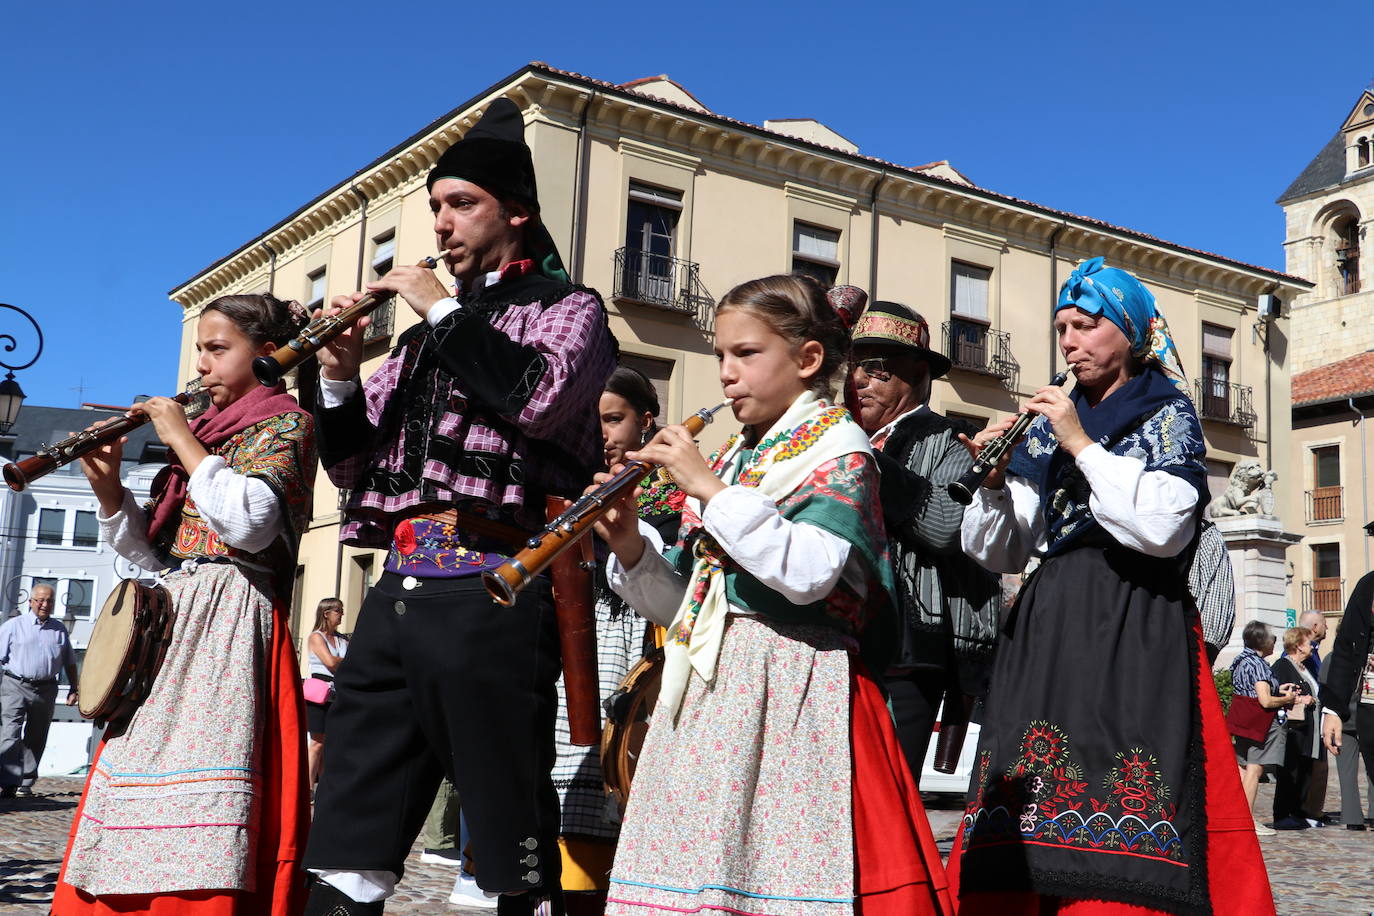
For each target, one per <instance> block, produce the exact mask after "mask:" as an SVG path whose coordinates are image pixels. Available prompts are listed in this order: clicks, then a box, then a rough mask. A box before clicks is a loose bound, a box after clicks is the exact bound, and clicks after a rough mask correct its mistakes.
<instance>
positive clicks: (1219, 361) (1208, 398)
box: [1198, 323, 1235, 418]
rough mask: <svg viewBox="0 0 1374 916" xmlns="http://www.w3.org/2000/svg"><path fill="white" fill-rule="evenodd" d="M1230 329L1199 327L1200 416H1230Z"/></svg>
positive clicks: (1231, 333) (1213, 326) (1215, 326)
mask: <svg viewBox="0 0 1374 916" xmlns="http://www.w3.org/2000/svg"><path fill="white" fill-rule="evenodd" d="M1234 334H1235V332H1234V331H1232V330H1231V329H1230V328H1224V327H1221V326H1220V325H1215V324H1205V323H1204V324H1203V325H1202V403H1201V404H1199V405H1198V406H1199V407H1201V408H1202V415H1203V416H1204V417H1222V418H1226V417H1230V416H1231V338H1232V336H1233V335H1234Z"/></svg>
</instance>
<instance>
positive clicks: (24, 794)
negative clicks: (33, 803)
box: [14, 786, 33, 798]
mask: <svg viewBox="0 0 1374 916" xmlns="http://www.w3.org/2000/svg"><path fill="white" fill-rule="evenodd" d="M14 796H15V798H33V787H32V786H18V787H16V788H15V790H14Z"/></svg>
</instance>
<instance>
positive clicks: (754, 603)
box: [599, 276, 952, 916]
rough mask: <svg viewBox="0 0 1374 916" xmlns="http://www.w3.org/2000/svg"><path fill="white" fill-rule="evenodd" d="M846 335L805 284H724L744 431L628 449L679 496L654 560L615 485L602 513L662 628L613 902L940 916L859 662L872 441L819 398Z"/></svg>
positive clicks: (873, 629) (872, 579)
mask: <svg viewBox="0 0 1374 916" xmlns="http://www.w3.org/2000/svg"><path fill="white" fill-rule="evenodd" d="M846 348H847V331H846V328H845V326H844V325H843V323H842V322H841V320H840V318H839V317H838V315H837V314H836V312H835V310H834V309H833V308H832V307H831V306H830V304H829V303H828V302H827V300H826V297H825V295H824V294H823V293H822V292H821V290H820V288H819V287H818V286H816V285H815V284H814V283H812V282H810V281H808V280H806V279H805V278H798V277H785V276H778V277H767V278H764V279H761V280H754V281H751V282H749V283H745V284H742V285H741V286H738V287H736V288H735V289H733V290H731V291H730V293H729V294H728V295H727V296H726V297H725V298H724V299H723V300H722V301H721V303H720V305H719V307H718V308H717V313H716V356H717V359H718V360H719V362H720V380H721V386H722V388H723V389H724V393H725V396H726V397H727V398H731V399H732V401H733V404H732V407H733V410H734V413H735V417H736V418H737V419H738V420H739V421H740V422H741V423H743V424H744V430H743V432H742V433H741V434H739V435H736V436H734V437H732V438H731V439H730V440H729V441H728V442H727V443H726V444H725V445H724V446H723V447H722V448H721V449H720V450H718V451H717V452H716V453H715V454H713V455H712V456H711V457H710V458H709V459H706V458H703V457H702V455H701V453H700V452H699V451H698V450H697V447H696V445H695V443H694V442H693V441H692V438H691V436H690V434H688V432H687V430H686V429H685V427H682V426H669V427H667V428H665V429H664V430H662V431H661V432H660V433H659V434H658V435H657V436H656V437H655V438H654V439H653V441H652V442H650V443H649V444H648V445H647V446H645V447H644V448H642V449H639V450H638V451H636V452H632V453H630V456H629V457H631V458H636V457H638V458H641V459H645V460H648V461H650V462H653V463H656V464H659V465H662V466H663V467H664V468H665V469H666V470H667V472H668V473H669V474H671V475H672V478H673V479H674V480H675V481H676V482H677V484H678V486H679V487H681V489H682V490H683V492H685V493H686V494H687V499H686V503H685V506H684V509H683V519H682V529H681V536H680V538H679V541H678V543H677V545H676V546H675V547H673V548H672V549H671V550H669V551H668V552H667V553H666V554H662V553H660V550H659V547H660V544H659V540H658V537H657V535H656V533H655V532H654V530H653V529H652V528H651V527H650V526H649V525H647V524H643V523H641V522H639V521H638V519H637V518H636V514H635V511H634V506H633V504H632V503H631V502H630V501H629V500H628V499H627V500H624V501H621V503H620V504H619V505H618V506H617V507H616V508H615V509H614V510H613V511H612V512H610V513H608V514H607V516H606V517H605V519H604V521H603V523H602V524H601V525H600V526H599V532H600V533H601V535H602V536H603V537H604V538H605V539H606V540H607V542H608V543H609V544H610V546H611V549H612V551H613V552H614V553H615V558H614V559H613V560H612V561H611V562H610V564H609V569H608V577H609V580H610V583H611V586H612V588H614V589H615V590H616V591H617V592H619V594H620V595H622V596H623V597H624V598H625V600H626V601H628V602H629V604H630V605H631V606H632V607H634V608H635V609H636V610H638V611H639V612H640V613H642V614H644V615H645V616H647V617H649V618H650V619H651V620H654V621H655V622H657V623H659V624H661V625H664V626H667V627H668V628H669V629H668V635H667V644H666V652H667V659H666V663H665V669H664V676H663V686H662V692H661V693H660V695H659V699H658V705H657V707H656V708H655V711H654V716H653V722H652V724H651V726H650V730H649V733H648V736H647V737H646V739H645V743H644V748H643V752H642V755H641V757H640V762H639V767H638V770H637V773H636V777H635V784H634V787H633V789H632V791H631V795H630V800H629V804H628V807H627V811H626V815H625V824H624V828H623V830H622V833H621V840H620V848H619V849H618V851H617V855H616V861H615V866H614V868H613V870H612V873H611V888H610V895H609V906H608V910H607V912H608V913H612V914H636V916H641V914H643V913H645V912H651V911H658V912H665V913H683V912H702V911H706V910H713V911H722V912H730V913H744V914H755V913H766V914H786V916H803V914H830V913H833V914H848V913H854V912H858V911H862V912H863V913H865V914H868V916H872V914H875V913H884V914H886V913H891V914H893V916H896V914H899V913H900V914H904V916H905V914H947V913H950V912H952V909H951V907H950V902H949V897H948V893H947V890H946V886H945V877H944V872H943V869H942V868H941V865H940V858H939V855H938V853H937V852H936V849H935V844H934V841H933V838H932V836H931V834H930V828H929V825H928V824H927V822H926V818H925V812H924V809H923V808H922V807H921V802H920V799H919V797H918V795H917V793H916V789H915V787H914V785H913V784H912V781H911V777H910V774H909V772H908V771H907V769H906V764H905V762H904V761H903V758H902V752H901V749H900V748H899V747H898V745H897V740H896V735H895V733H894V732H893V729H892V724H891V721H890V719H889V717H888V713H887V709H886V707H885V706H884V704H883V699H882V696H881V694H880V693H879V691H878V688H877V687H876V685H875V684H874V682H873V680H872V677H871V674H870V665H869V664H867V663H866V662H865V661H864V656H865V655H869V656H870V657H871V656H872V653H873V651H874V650H875V649H876V648H878V647H880V646H882V645H883V644H884V642H888V643H890V637H889V635H888V634H889V633H890V630H889V628H888V625H889V624H890V622H891V619H892V618H891V616H890V615H891V604H890V599H889V585H890V582H889V572H888V568H889V567H888V563H887V558H886V553H885V538H884V534H883V530H882V512H881V510H880V509H879V507H878V475H877V470H876V467H875V465H874V462H873V456H872V453H871V451H870V450H869V446H868V437H867V436H866V435H865V434H864V433H863V432H862V430H860V428H859V427H858V425H857V424H856V423H855V422H854V421H853V420H852V419H851V418H850V416H849V414H848V412H847V411H845V410H844V409H843V408H842V407H837V406H833V405H832V404H831V403H830V402H829V401H828V400H826V398H828V397H829V395H830V392H831V390H832V389H831V383H832V379H833V378H834V376H835V374H836V372H837V370H838V369H839V368H840V365H841V363H842V362H843V360H844V356H845V351H846ZM665 609H668V612H667V613H665Z"/></svg>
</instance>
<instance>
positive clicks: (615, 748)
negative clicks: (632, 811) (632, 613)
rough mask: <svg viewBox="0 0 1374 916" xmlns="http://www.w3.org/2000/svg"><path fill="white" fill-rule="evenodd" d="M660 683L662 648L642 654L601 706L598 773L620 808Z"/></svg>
mask: <svg viewBox="0 0 1374 916" xmlns="http://www.w3.org/2000/svg"><path fill="white" fill-rule="evenodd" d="M662 683H663V650H662V649H661V648H660V649H655V650H654V651H652V652H650V653H649V654H648V655H646V656H644V657H643V658H641V659H640V660H639V662H638V663H637V664H636V665H635V666H634V667H633V668H631V669H630V673H629V674H627V675H625V680H623V681H621V682H620V686H619V687H618V688H616V691H615V693H613V694H611V695H610V696H609V697H607V698H606V702H605V703H603V704H602V705H603V706H604V707H605V710H606V727H605V729H604V730H603V731H602V733H601V775H602V779H604V780H605V781H606V791H607V792H609V793H610V794H611V796H612V797H614V798H615V801H616V804H618V805H619V806H620V811H621V813H622V814H623V813H624V812H625V801H626V799H628V798H629V797H630V783H631V782H632V781H634V777H635V767H636V766H638V765H639V751H640V749H641V748H642V747H643V746H644V735H645V734H646V733H647V732H648V731H649V722H650V719H651V718H652V717H653V712H654V704H655V703H657V702H658V689H659V687H660V686H661V685H662Z"/></svg>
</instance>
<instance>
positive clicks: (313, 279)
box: [305, 267, 325, 312]
mask: <svg viewBox="0 0 1374 916" xmlns="http://www.w3.org/2000/svg"><path fill="white" fill-rule="evenodd" d="M324 275H325V269H324V268H323V267H321V268H320V269H319V270H312V271H311V272H310V273H309V274H307V275H306V278H305V281H306V282H305V286H306V289H305V308H306V310H307V311H310V312H313V311H315V309H318V308H324V285H325V284H324V279H325V278H324Z"/></svg>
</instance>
